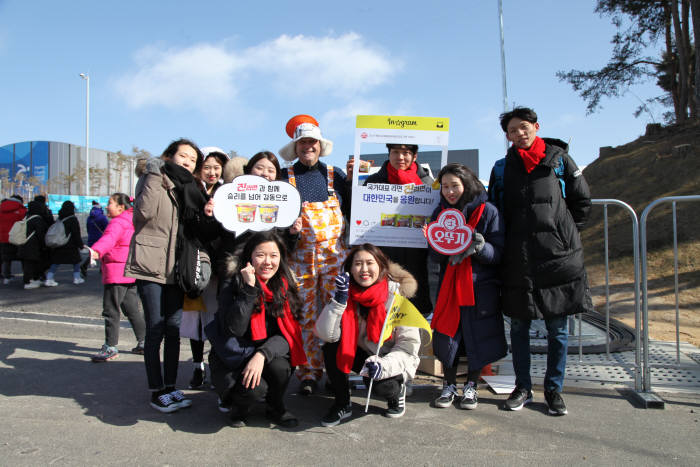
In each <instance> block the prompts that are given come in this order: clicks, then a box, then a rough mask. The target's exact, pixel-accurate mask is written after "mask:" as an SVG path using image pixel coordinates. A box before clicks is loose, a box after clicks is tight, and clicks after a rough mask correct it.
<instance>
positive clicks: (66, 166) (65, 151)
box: [0, 141, 136, 199]
mask: <svg viewBox="0 0 700 467" xmlns="http://www.w3.org/2000/svg"><path fill="white" fill-rule="evenodd" d="M89 156H90V160H89V164H90V196H91V197H94V198H99V197H104V196H109V195H110V194H112V193H114V192H123V193H127V194H130V195H133V187H134V185H135V183H136V176H135V174H134V166H135V163H136V161H135V158H134V157H133V156H129V155H124V154H120V153H117V152H110V151H105V150H102V149H93V148H90V155H89ZM13 193H17V194H20V195H22V196H23V197H24V199H31V198H32V197H33V196H34V195H36V194H38V193H49V194H50V195H71V196H85V195H86V194H87V193H86V189H85V147H84V146H77V145H74V144H69V143H61V142H56V141H23V142H20V143H13V144H7V145H5V146H2V147H0V196H2V197H7V196H10V195H12V194H13Z"/></svg>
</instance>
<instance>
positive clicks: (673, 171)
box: [582, 122, 700, 346]
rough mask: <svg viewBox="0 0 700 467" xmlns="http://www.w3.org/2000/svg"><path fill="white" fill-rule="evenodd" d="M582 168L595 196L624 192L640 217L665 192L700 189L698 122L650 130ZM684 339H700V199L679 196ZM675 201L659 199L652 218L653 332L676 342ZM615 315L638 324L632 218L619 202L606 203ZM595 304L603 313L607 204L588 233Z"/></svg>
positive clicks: (649, 232)
mask: <svg viewBox="0 0 700 467" xmlns="http://www.w3.org/2000/svg"><path fill="white" fill-rule="evenodd" d="M584 175H585V177H586V180H587V182H588V184H589V185H590V188H591V196H592V198H594V199H604V198H611V199H618V200H621V201H624V202H626V203H627V204H629V205H630V206H631V207H632V208H633V209H634V210H635V212H636V213H637V216H638V217H639V218H640V222H641V215H642V211H643V210H644V208H645V207H646V206H647V205H649V203H651V202H652V201H654V200H656V199H659V198H663V197H667V196H682V195H700V122H694V123H692V124H686V125H682V126H681V125H678V126H672V127H666V128H660V127H658V126H657V127H654V126H650V127H649V128H648V130H647V134H646V135H645V136H642V137H640V138H638V139H637V140H635V141H633V142H631V143H628V144H625V145H623V146H618V147H616V148H601V156H600V157H599V158H598V159H597V160H596V161H595V162H593V163H592V164H590V165H589V166H587V167H586V169H585V170H584ZM676 206H677V209H676V217H677V228H678V257H679V262H678V267H679V290H680V309H681V312H680V315H681V316H680V322H681V329H680V330H681V341H687V342H691V343H693V344H694V345H698V346H700V201H693V202H683V203H677V205H676ZM672 222H673V221H672V215H671V204H670V203H668V204H663V205H660V206H658V207H656V208H654V210H653V211H652V212H651V214H650V216H649V219H648V220H647V238H648V243H647V252H648V267H647V271H648V274H649V297H650V299H649V313H650V318H649V322H650V336H651V337H652V338H657V339H663V340H667V341H675V339H676V337H675V298H674V279H673V235H672V232H673V230H672V229H673V224H672ZM608 229H609V230H608V231H609V237H608V249H609V258H610V283H611V289H610V293H611V314H612V315H613V316H614V317H615V318H618V319H620V320H622V321H624V322H626V323H627V324H629V325H631V326H633V325H634V314H633V303H634V301H633V290H634V289H633V278H634V275H633V269H632V264H633V257H632V223H631V221H630V217H629V214H627V212H626V211H625V210H623V209H622V208H620V207H617V206H609V207H608ZM582 237H583V243H584V248H585V254H586V264H587V268H588V271H589V277H590V282H591V286H592V288H593V293H594V295H595V299H594V301H595V304H596V308H597V309H598V310H599V311H601V312H604V306H603V305H604V300H605V295H604V294H605V289H604V284H605V270H604V251H605V250H604V238H603V207H602V206H594V207H593V209H592V212H591V218H590V221H589V223H588V225H587V227H586V229H585V230H584V231H583V232H582Z"/></svg>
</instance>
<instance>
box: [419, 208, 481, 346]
mask: <svg viewBox="0 0 700 467" xmlns="http://www.w3.org/2000/svg"><path fill="white" fill-rule="evenodd" d="M483 212H484V203H481V204H480V205H479V206H478V207H477V208H476V209H474V211H473V212H472V213H471V215H470V216H469V221H468V222H467V224H468V225H469V227H471V228H472V230H473V231H474V232H476V224H478V223H479V219H481V214H482V213H483ZM475 303H476V302H475V301H474V282H473V279H472V258H471V256H468V257H467V258H465V259H464V261H462V262H461V263H459V264H457V265H452V264H450V263H449V262H448V263H447V269H445V275H444V276H443V278H442V285H441V286H440V292H439V293H438V299H437V303H436V304H435V312H434V313H433V319H432V321H431V322H430V327H431V328H433V329H435V330H436V331H437V332H439V333H440V334H445V335H446V336H450V337H454V336H455V334H456V333H457V327H458V326H459V307H461V306H474V304H475Z"/></svg>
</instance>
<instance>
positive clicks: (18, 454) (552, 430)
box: [0, 273, 700, 466]
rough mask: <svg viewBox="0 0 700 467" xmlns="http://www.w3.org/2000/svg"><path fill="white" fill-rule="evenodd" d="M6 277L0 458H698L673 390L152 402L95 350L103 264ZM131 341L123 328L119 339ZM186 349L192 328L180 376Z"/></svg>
mask: <svg viewBox="0 0 700 467" xmlns="http://www.w3.org/2000/svg"><path fill="white" fill-rule="evenodd" d="M64 274H66V276H67V273H64ZM59 282H61V277H60V276H59ZM1 290H2V291H1V292H0V295H1V298H0V416H1V417H2V420H3V423H2V424H0V459H1V460H0V464H2V465H49V464H50V465H98V464H99V465H126V464H130V465H133V464H137V465H199V464H219V465H220V464H250V463H252V462H257V463H262V464H269V465H285V466H286V465H309V464H336V465H340V464H343V465H345V464H350V465H359V464H365V465H367V464H378V465H389V464H394V465H395V464H408V465H452V464H455V465H456V464H462V465H463V464H479V465H504V464H515V465H524V464H533V463H537V464H540V465H566V464H570V465H571V464H573V465H579V464H588V465H591V464H592V465H622V464H625V465H629V464H635V465H661V464H664V465H667V464H674V465H697V459H698V458H700V446H699V445H698V440H699V439H700V436H699V435H700V423H699V421H698V420H699V419H700V414H699V413H698V412H700V395H699V394H694V395H682V396H681V395H669V394H666V395H664V396H665V399H666V402H667V403H666V408H665V409H664V410H653V409H648V410H644V409H640V408H636V407H634V406H633V405H632V404H631V403H630V402H629V401H628V400H627V399H626V398H625V397H624V395H623V394H620V393H618V392H615V391H611V390H600V391H592V390H585V391H584V390H580V389H570V390H565V394H564V396H565V400H566V402H567V405H568V407H569V412H570V415H568V416H566V417H559V418H554V417H550V416H547V415H546V407H545V405H544V403H543V400H542V392H541V388H536V394H535V398H536V403H534V404H532V405H531V406H528V407H526V408H525V409H524V410H522V411H521V412H506V411H503V410H501V409H500V408H499V407H500V404H501V403H502V401H503V399H504V398H505V396H496V395H493V394H491V393H490V392H489V391H488V390H487V389H482V390H480V393H479V394H480V404H479V408H478V409H477V410H475V411H462V410H459V409H456V408H450V409H442V410H438V409H433V408H431V407H430V406H429V401H430V400H432V398H433V397H435V394H434V391H435V390H434V389H428V388H426V389H417V390H416V391H415V393H414V395H413V396H411V397H410V398H409V400H408V410H407V413H406V415H405V416H404V417H403V418H401V419H397V420H389V419H386V418H384V417H382V416H381V411H382V409H383V408H384V407H385V405H384V403H383V402H381V401H379V400H374V401H373V402H372V405H371V407H370V413H369V414H368V415H364V414H361V406H362V405H363V401H364V397H362V396H363V392H360V391H358V392H356V393H355V394H354V396H353V401H354V402H355V417H354V418H353V419H352V420H350V421H349V422H347V423H344V424H342V425H340V426H338V427H335V428H330V429H329V428H323V427H321V426H320V425H319V423H318V422H319V418H320V417H321V416H322V415H323V413H324V412H325V410H326V408H327V407H328V406H329V404H330V400H331V399H330V396H329V395H327V394H321V395H318V396H312V397H309V398H304V397H301V396H297V395H296V394H295V392H296V386H295V385H292V386H291V387H290V396H289V407H290V409H291V410H292V411H294V412H295V413H296V414H297V415H298V416H299V418H300V420H301V424H300V426H299V427H298V428H297V429H294V430H282V429H278V428H276V427H274V426H272V425H270V424H269V423H268V422H267V421H266V420H265V418H264V415H263V411H262V407H261V408H259V409H258V410H256V412H255V413H254V416H253V418H252V423H251V426H248V427H246V428H242V429H234V428H231V427H229V426H227V424H226V418H225V417H224V416H223V415H222V414H220V413H219V412H218V410H217V408H216V397H215V395H214V394H213V393H212V392H209V391H203V392H198V391H186V392H187V393H188V394H189V395H190V396H191V397H192V399H193V401H194V405H193V406H192V407H191V408H189V409H185V410H182V411H180V412H177V413H174V414H169V415H166V414H161V413H158V412H156V411H154V410H153V409H151V408H150V407H149V406H148V394H147V392H146V390H145V388H146V382H145V372H144V369H143V362H142V358H141V357H139V356H136V355H131V354H129V353H128V352H123V353H122V354H121V355H120V358H119V359H118V360H116V361H113V362H109V363H106V364H93V363H91V362H90V361H89V356H90V355H91V354H92V353H93V352H94V351H95V349H96V348H98V347H99V346H100V344H101V343H102V339H103V331H102V328H101V326H100V320H99V312H100V297H101V291H100V286H99V282H98V278H97V275H96V274H91V277H90V280H89V281H88V283H87V284H86V285H84V286H80V287H78V286H73V285H64V284H62V285H61V286H59V287H57V288H54V289H43V288H42V289H38V290H34V291H24V290H21V288H20V287H19V285H13V286H10V287H4V288H2V289H1ZM79 317H85V318H79ZM133 344H134V339H133V334H131V332H130V330H128V329H123V333H122V339H121V342H120V348H122V349H123V350H125V349H129V348H131V347H132V346H133ZM188 353H189V349H188V346H187V345H186V344H185V342H184V341H183V346H182V354H181V360H182V363H181V366H180V368H181V371H180V381H179V382H180V385H181V386H183V387H184V385H185V384H186V382H187V379H188V377H189V376H190V371H189V370H190V366H189V364H188V362H187V360H188V359H189V355H188Z"/></svg>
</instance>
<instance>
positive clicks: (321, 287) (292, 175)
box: [279, 115, 349, 395]
mask: <svg viewBox="0 0 700 467" xmlns="http://www.w3.org/2000/svg"><path fill="white" fill-rule="evenodd" d="M286 130H287V134H288V135H289V137H290V138H292V141H290V142H289V143H288V144H287V145H285V146H284V147H283V148H282V149H280V150H279V155H280V157H282V158H283V159H284V160H286V161H289V162H291V161H293V160H295V159H297V158H298V159H299V160H298V161H297V162H296V163H294V165H293V166H291V167H289V168H288V169H284V170H283V171H282V178H286V179H288V180H289V183H291V184H292V185H294V186H295V187H296V188H297V189H298V190H299V193H300V194H301V201H302V208H301V218H302V229H301V235H300V236H299V243H298V244H297V248H296V250H295V251H294V253H293V254H291V255H290V263H291V265H292V267H293V268H294V273H295V274H296V276H297V280H298V281H299V282H300V286H299V293H300V295H301V298H302V300H303V301H304V317H303V319H302V320H301V326H302V335H303V338H304V349H305V351H306V357H307V360H308V365H306V366H302V367H299V368H298V369H297V371H296V375H297V377H298V378H299V379H300V380H301V389H300V393H301V394H304V395H310V394H312V393H313V392H314V390H315V389H316V386H317V383H318V381H319V380H320V379H321V376H322V375H323V354H322V352H321V342H320V341H319V339H318V338H317V337H316V336H315V335H314V333H313V329H314V325H315V324H316V318H317V317H318V315H319V314H320V313H321V310H323V307H324V306H325V305H326V304H327V303H328V302H330V300H331V296H332V293H333V291H334V289H335V276H336V275H337V274H338V273H339V272H340V269H341V265H342V263H343V260H344V259H345V256H346V254H347V252H346V248H345V244H344V242H343V240H342V237H343V230H344V228H345V222H344V220H343V213H344V212H345V211H346V206H345V205H346V204H347V206H349V202H347V201H349V200H346V203H344V202H343V195H345V193H346V181H345V180H346V179H345V173H344V172H343V171H342V170H341V169H338V168H337V167H333V166H330V165H326V164H324V163H323V162H319V158H320V157H323V156H327V155H329V154H330V153H331V151H332V150H333V142H332V141H330V140H327V139H325V138H324V137H323V136H322V135H321V129H320V128H319V125H318V122H317V121H316V119H314V118H313V117H311V116H309V115H297V116H295V117H292V118H291V119H290V120H289V122H287V127H286Z"/></svg>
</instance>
